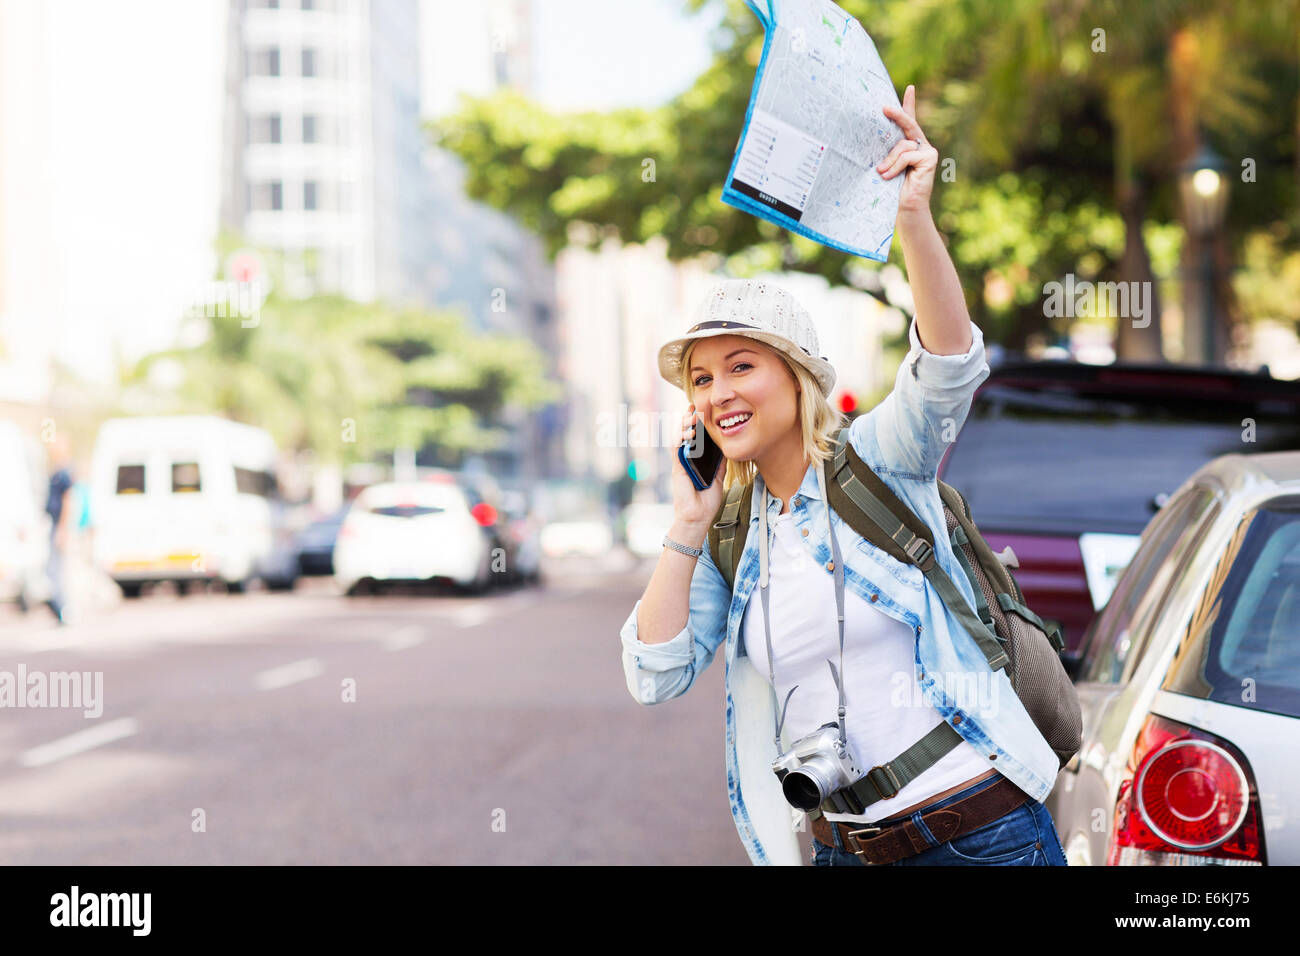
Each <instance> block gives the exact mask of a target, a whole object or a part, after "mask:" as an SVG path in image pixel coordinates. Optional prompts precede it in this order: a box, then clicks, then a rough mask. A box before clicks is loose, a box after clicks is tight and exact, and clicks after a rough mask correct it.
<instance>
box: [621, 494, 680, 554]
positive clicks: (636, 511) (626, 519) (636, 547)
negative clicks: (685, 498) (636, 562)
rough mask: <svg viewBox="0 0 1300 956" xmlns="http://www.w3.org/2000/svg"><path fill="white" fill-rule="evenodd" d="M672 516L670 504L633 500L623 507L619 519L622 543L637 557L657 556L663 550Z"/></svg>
mask: <svg viewBox="0 0 1300 956" xmlns="http://www.w3.org/2000/svg"><path fill="white" fill-rule="evenodd" d="M673 517H674V513H673V506H672V505H670V504H668V505H666V504H659V503H658V502H653V501H640V502H638V501H634V502H633V503H632V504H630V505H628V506H627V507H626V508H624V509H623V514H622V515H621V516H620V519H619V525H620V526H621V528H622V538H623V543H624V544H625V545H626V546H627V549H628V550H629V551H631V552H632V553H633V554H635V555H636V556H637V557H641V558H652V557H657V556H658V555H659V552H661V551H662V550H663V541H664V535H666V534H667V533H668V529H669V528H671V527H672V524H673Z"/></svg>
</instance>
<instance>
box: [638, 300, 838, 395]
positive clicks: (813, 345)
mask: <svg viewBox="0 0 1300 956" xmlns="http://www.w3.org/2000/svg"><path fill="white" fill-rule="evenodd" d="M714 335H744V336H747V337H749V338H752V339H757V340H758V341H760V342H762V343H764V344H765V345H769V346H771V347H772V348H774V349H776V350H777V351H778V352H780V353H782V354H783V355H785V356H787V357H788V358H789V359H790V360H791V361H793V362H798V363H799V364H800V365H802V366H803V367H804V368H806V369H807V370H808V371H809V372H811V373H812V375H813V378H815V379H816V380H817V385H818V387H819V388H820V389H821V392H822V394H823V395H824V396H826V397H827V398H829V397H830V394H831V389H832V388H834V386H835V369H834V368H833V367H832V366H831V363H830V362H828V361H827V360H826V356H824V355H821V354H820V352H821V349H820V348H818V346H817V329H816V328H815V327H814V326H813V321H812V316H810V315H809V314H808V310H807V309H805V308H804V307H803V306H801V305H800V304H799V303H798V302H797V301H795V298H794V296H792V295H791V294H790V293H789V292H787V291H785V289H782V288H781V287H780V286H777V285H774V284H773V283H771V282H768V281H766V280H763V279H726V280H724V281H722V282H720V283H718V284H717V285H715V286H714V287H713V288H712V289H710V290H709V293H708V295H706V296H705V297H704V301H703V302H701V303H700V304H699V306H698V307H697V308H696V310H695V314H694V316H692V319H691V327H690V328H689V329H687V330H686V334H685V335H683V336H682V337H681V338H676V339H673V340H672V341H671V342H667V343H665V344H664V345H663V346H662V347H661V348H660V349H659V374H660V375H662V376H663V377H664V378H665V379H667V380H668V381H669V382H671V383H672V384H673V385H676V386H677V387H678V388H680V389H681V390H682V391H686V379H685V376H684V375H683V371H684V370H683V368H682V354H683V353H684V352H685V351H686V349H687V347H688V346H689V345H690V344H691V342H693V341H695V340H696V339H704V338H709V337H711V336H714Z"/></svg>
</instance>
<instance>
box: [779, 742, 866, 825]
mask: <svg viewBox="0 0 1300 956" xmlns="http://www.w3.org/2000/svg"><path fill="white" fill-rule="evenodd" d="M772 770H773V772H775V773H776V777H777V779H778V780H780V781H781V790H782V791H783V792H784V793H785V799H786V802H788V803H789V804H790V806H792V807H795V808H797V809H799V810H805V811H807V810H816V809H817V808H818V807H819V806H821V805H822V804H823V803H824V802H825V801H826V799H827V798H828V797H829V796H830V795H831V794H832V793H834V792H835V791H836V790H839V789H841V788H842V787H847V786H849V785H850V784H852V783H853V782H855V781H856V780H858V779H859V778H860V777H861V776H862V771H861V770H859V769H858V762H857V761H856V760H855V759H854V758H853V755H852V754H851V753H849V751H848V748H847V747H846V746H844V745H842V744H841V743H840V728H839V725H838V724H836V723H835V722H834V721H832V722H830V723H826V724H822V725H821V726H820V727H818V728H817V729H816V730H814V731H813V732H812V733H810V734H808V736H806V737H801V738H800V739H799V740H796V741H795V742H794V743H793V744H792V745H791V746H790V749H789V750H787V751H786V752H785V753H783V754H781V756H779V757H777V758H776V760H774V761H772Z"/></svg>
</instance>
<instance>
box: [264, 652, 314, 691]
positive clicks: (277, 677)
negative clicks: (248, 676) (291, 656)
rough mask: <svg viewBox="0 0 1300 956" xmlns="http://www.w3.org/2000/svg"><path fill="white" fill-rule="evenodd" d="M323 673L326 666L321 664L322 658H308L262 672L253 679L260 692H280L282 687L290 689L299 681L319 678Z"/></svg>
mask: <svg viewBox="0 0 1300 956" xmlns="http://www.w3.org/2000/svg"><path fill="white" fill-rule="evenodd" d="M323 673H325V665H324V664H322V663H321V661H320V658H319V657H308V658H305V659H303V660H301V661H294V662H293V663H292V664H285V665H283V666H281V667H272V668H271V669H270V670H265V671H261V672H260V673H258V674H256V675H255V676H254V677H253V683H254V684H256V685H257V687H258V689H260V690H279V689H280V688H281V687H288V686H289V685H290V684H296V683H298V682H299V681H304V680H310V679H311V678H313V677H319V676H320V675H321V674H323Z"/></svg>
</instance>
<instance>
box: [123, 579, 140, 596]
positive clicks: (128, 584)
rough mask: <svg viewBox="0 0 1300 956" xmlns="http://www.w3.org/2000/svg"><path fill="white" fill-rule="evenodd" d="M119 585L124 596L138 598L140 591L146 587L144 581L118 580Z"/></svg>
mask: <svg viewBox="0 0 1300 956" xmlns="http://www.w3.org/2000/svg"><path fill="white" fill-rule="evenodd" d="M117 586H118V587H119V588H121V589H122V597H124V598H138V597H139V596H140V592H141V591H142V590H143V589H144V582H143V581H118V582H117Z"/></svg>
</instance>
